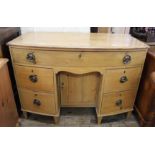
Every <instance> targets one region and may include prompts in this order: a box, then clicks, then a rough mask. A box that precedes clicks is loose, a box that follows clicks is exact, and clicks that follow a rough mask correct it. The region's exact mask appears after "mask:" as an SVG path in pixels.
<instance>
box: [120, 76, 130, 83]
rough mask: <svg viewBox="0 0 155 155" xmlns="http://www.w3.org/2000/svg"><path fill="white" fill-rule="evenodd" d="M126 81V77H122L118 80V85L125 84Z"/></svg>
mask: <svg viewBox="0 0 155 155" xmlns="http://www.w3.org/2000/svg"><path fill="white" fill-rule="evenodd" d="M127 81H128V78H127V77H126V76H122V77H121V78H120V83H125V82H127Z"/></svg>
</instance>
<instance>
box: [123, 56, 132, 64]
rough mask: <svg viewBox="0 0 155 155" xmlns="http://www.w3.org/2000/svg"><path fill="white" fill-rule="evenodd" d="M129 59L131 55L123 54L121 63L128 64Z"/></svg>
mask: <svg viewBox="0 0 155 155" xmlns="http://www.w3.org/2000/svg"><path fill="white" fill-rule="evenodd" d="M130 61H131V56H130V55H128V54H127V55H125V56H124V58H123V63H124V64H128V63H129V62H130Z"/></svg>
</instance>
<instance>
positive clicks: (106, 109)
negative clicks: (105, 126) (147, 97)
mask: <svg viewBox="0 0 155 155" xmlns="http://www.w3.org/2000/svg"><path fill="white" fill-rule="evenodd" d="M135 96H136V90H132V91H125V92H117V93H109V94H104V95H103V100H102V106H101V114H103V115H106V114H109V115H110V114H117V113H121V112H124V111H129V110H132V109H133V105H134V100H135Z"/></svg>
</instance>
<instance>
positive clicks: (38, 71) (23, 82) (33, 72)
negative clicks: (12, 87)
mask: <svg viewBox="0 0 155 155" xmlns="http://www.w3.org/2000/svg"><path fill="white" fill-rule="evenodd" d="M14 71H15V74H16V80H17V83H18V87H20V88H25V89H30V90H34V91H46V92H51V91H53V90H54V83H53V70H52V69H44V68H37V67H25V66H19V65H14Z"/></svg>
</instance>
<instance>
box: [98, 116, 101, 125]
mask: <svg viewBox="0 0 155 155" xmlns="http://www.w3.org/2000/svg"><path fill="white" fill-rule="evenodd" d="M101 122H102V117H101V116H98V117H97V124H98V125H100V124H101Z"/></svg>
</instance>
